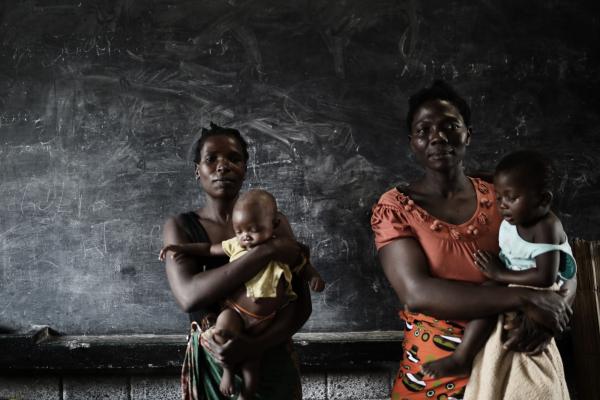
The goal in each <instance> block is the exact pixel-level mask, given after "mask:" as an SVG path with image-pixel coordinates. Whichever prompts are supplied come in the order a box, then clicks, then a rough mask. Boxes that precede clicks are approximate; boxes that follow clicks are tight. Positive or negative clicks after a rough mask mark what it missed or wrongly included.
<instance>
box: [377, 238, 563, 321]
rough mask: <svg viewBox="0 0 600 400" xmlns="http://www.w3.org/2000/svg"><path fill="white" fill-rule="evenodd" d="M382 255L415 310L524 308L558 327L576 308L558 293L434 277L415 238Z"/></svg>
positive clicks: (478, 313) (450, 314) (440, 313)
mask: <svg viewBox="0 0 600 400" xmlns="http://www.w3.org/2000/svg"><path fill="white" fill-rule="evenodd" d="M379 259H380V261H381V264H382V265H383V270H384V273H385V275H386V277H387V278H388V280H389V282H390V284H391V285H392V287H393V289H394V290H395V292H396V294H397V296H398V299H399V300H400V301H401V302H402V303H403V304H405V305H406V306H407V307H408V309H409V310H410V311H413V312H421V313H424V314H427V315H431V316H434V317H436V318H440V319H468V320H470V319H476V318H483V317H487V316H490V315H495V314H499V313H502V312H505V311H510V310H518V309H521V310H523V311H525V312H527V313H528V314H530V315H531V316H532V317H533V319H535V320H536V321H538V322H541V323H543V324H544V325H545V326H547V327H548V328H549V329H552V330H553V331H556V332H561V331H562V330H563V329H564V328H565V326H566V324H567V322H568V318H569V315H570V313H571V309H570V307H569V306H568V304H567V303H566V301H565V300H564V299H563V298H562V297H561V296H560V295H558V294H555V293H549V292H538V291H533V290H529V289H524V288H506V287H482V286H478V285H471V284H468V283H462V282H456V281H450V280H445V279H439V278H434V277H432V276H431V275H430V274H429V267H428V264H427V259H426V258H425V254H424V253H423V250H422V249H421V246H420V245H419V243H418V242H417V241H416V240H415V239H412V238H403V239H397V240H395V241H393V242H391V243H390V244H388V245H386V246H384V247H383V248H381V249H380V250H379Z"/></svg>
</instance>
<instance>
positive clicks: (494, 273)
mask: <svg viewBox="0 0 600 400" xmlns="http://www.w3.org/2000/svg"><path fill="white" fill-rule="evenodd" d="M534 229H535V232H534V235H533V240H532V241H533V242H534V243H552V244H558V243H561V242H562V241H564V240H565V234H564V231H563V229H562V226H561V224H560V222H559V221H558V219H556V218H547V219H545V220H543V221H540V222H538V224H537V226H536V227H535V228H534ZM474 258H475V265H477V266H478V267H479V269H480V270H481V272H482V273H483V274H484V275H485V276H487V277H488V278H490V279H493V280H495V281H497V282H500V283H505V284H510V283H513V284H517V285H525V286H536V287H549V286H552V285H553V284H554V283H555V282H556V278H557V276H558V269H559V266H560V251H559V250H555V251H549V252H546V253H543V254H540V255H539V256H537V257H535V268H530V269H527V270H523V271H513V270H510V269H508V268H506V266H505V265H504V263H503V262H502V261H501V260H500V259H499V258H498V256H496V255H495V254H492V253H490V252H484V251H481V250H478V251H477V252H476V253H475V255H474Z"/></svg>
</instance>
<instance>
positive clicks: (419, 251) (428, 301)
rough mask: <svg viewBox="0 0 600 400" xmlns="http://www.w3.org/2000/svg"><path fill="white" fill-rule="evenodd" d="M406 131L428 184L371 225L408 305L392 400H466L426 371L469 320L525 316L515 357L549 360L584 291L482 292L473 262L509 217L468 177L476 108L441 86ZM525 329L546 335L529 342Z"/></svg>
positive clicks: (398, 193)
mask: <svg viewBox="0 0 600 400" xmlns="http://www.w3.org/2000/svg"><path fill="white" fill-rule="evenodd" d="M407 124H408V128H409V132H410V133H409V141H410V148H411V150H412V152H413V154H414V155H415V158H416V160H417V161H418V163H419V164H420V165H421V167H422V168H423V169H424V174H423V176H422V177H421V178H420V179H418V180H416V181H414V182H411V183H410V184H408V185H407V186H405V187H397V188H394V189H391V190H389V191H388V192H386V193H384V194H383V195H382V196H381V198H380V200H379V202H378V203H377V204H376V205H375V206H374V207H373V214H372V218H371V226H372V229H373V232H374V235H375V245H376V247H377V250H378V256H379V259H380V261H381V264H382V266H383V270H384V273H385V275H386V277H387V278H388V280H389V282H390V284H391V285H392V287H393V289H394V291H395V292H396V294H397V296H398V299H399V300H400V302H401V303H402V304H404V310H403V311H401V312H400V318H402V319H403V320H404V321H405V324H406V329H405V336H404V342H403V360H402V362H401V363H400V369H399V371H398V374H397V377H396V379H395V382H394V387H393V390H392V400H403V399H462V397H463V393H464V390H465V387H466V384H467V376H450V377H445V378H441V379H435V378H432V377H429V376H426V375H425V374H424V373H423V371H422V370H421V366H422V364H423V363H425V362H428V361H432V360H435V359H438V358H441V357H445V356H447V355H448V354H449V352H452V351H453V350H454V349H455V348H456V346H457V344H458V343H460V342H461V338H462V333H463V330H464V326H465V323H466V322H467V321H468V320H471V319H476V318H486V317H490V318H496V317H497V315H498V314H500V313H503V312H505V311H520V312H521V315H522V317H521V318H520V319H518V320H516V322H514V324H513V325H512V326H507V328H508V331H507V336H508V340H507V342H506V344H507V345H508V346H511V347H512V348H513V349H514V350H516V351H526V352H531V353H536V352H539V351H542V350H543V349H544V348H545V346H546V345H547V342H548V340H549V338H550V334H549V333H547V332H548V330H550V331H551V332H554V333H559V332H561V331H562V330H564V328H565V327H566V325H567V323H568V320H569V317H570V314H571V309H570V306H569V304H570V303H571V302H572V300H573V298H574V295H575V287H576V282H575V281H574V280H571V281H569V282H568V283H567V284H566V288H567V290H566V291H565V293H563V296H561V295H558V294H556V293H550V292H540V291H534V290H530V289H525V288H508V287H502V286H485V285H481V284H482V283H483V282H484V281H485V277H484V276H483V275H482V274H481V273H480V272H479V269H478V268H477V267H476V266H475V264H474V262H473V253H475V251H476V250H488V251H493V252H498V250H499V248H498V228H499V225H500V221H501V217H500V215H499V213H498V210H497V208H496V195H495V192H494V188H493V186H492V185H491V184H490V183H487V182H485V181H483V180H481V179H476V178H470V177H468V176H466V175H465V173H464V168H463V159H464V156H465V153H466V149H467V147H468V146H469V144H470V142H471V128H470V110H469V107H468V105H467V103H466V102H465V101H464V99H462V98H461V97H460V96H459V95H458V94H457V93H456V92H455V91H454V90H453V89H452V88H451V87H450V86H448V85H447V84H446V83H444V82H441V81H436V82H434V84H433V85H432V86H431V87H429V88H425V89H423V90H421V91H420V92H418V93H417V94H415V95H414V96H412V97H411V98H410V100H409V111H408V118H407ZM532 321H537V323H541V324H542V325H543V326H539V328H538V325H533V324H534V322H532ZM524 325H527V326H529V327H531V326H532V325H533V326H534V327H535V328H537V329H533V334H531V332H532V330H531V329H529V330H527V331H528V335H525V333H524V332H525V331H526V330H525V329H522V328H521V327H522V326H524ZM486 339H487V337H484V338H476V340H482V341H485V340H486Z"/></svg>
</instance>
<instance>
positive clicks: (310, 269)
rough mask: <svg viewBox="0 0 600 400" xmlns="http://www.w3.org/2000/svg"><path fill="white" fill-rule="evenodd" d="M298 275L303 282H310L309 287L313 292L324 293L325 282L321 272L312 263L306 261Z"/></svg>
mask: <svg viewBox="0 0 600 400" xmlns="http://www.w3.org/2000/svg"><path fill="white" fill-rule="evenodd" d="M298 275H299V276H300V278H302V280H304V281H306V282H308V286H310V289H311V290H312V291H313V292H322V291H323V289H325V281H324V280H323V278H321V274H319V271H317V269H316V268H315V267H314V266H313V265H312V264H311V263H310V260H307V261H306V264H305V265H304V267H302V269H301V270H300V272H299V274H298Z"/></svg>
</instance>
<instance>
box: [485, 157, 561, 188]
mask: <svg viewBox="0 0 600 400" xmlns="http://www.w3.org/2000/svg"><path fill="white" fill-rule="evenodd" d="M555 172H556V170H555V169H554V165H553V164H552V161H550V159H549V158H548V157H546V156H545V155H543V154H542V153H540V152H539V151H535V150H528V149H526V150H518V151H515V152H513V153H510V154H508V155H506V156H504V157H503V158H502V160H500V162H499V163H498V165H497V166H496V171H495V172H494V176H498V175H499V174H507V173H517V174H519V175H520V176H519V177H518V179H519V181H521V182H526V183H527V185H530V186H532V187H534V188H535V189H537V190H539V191H540V192H546V191H548V192H554V189H555V181H556V179H555V177H556V173H555Z"/></svg>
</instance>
